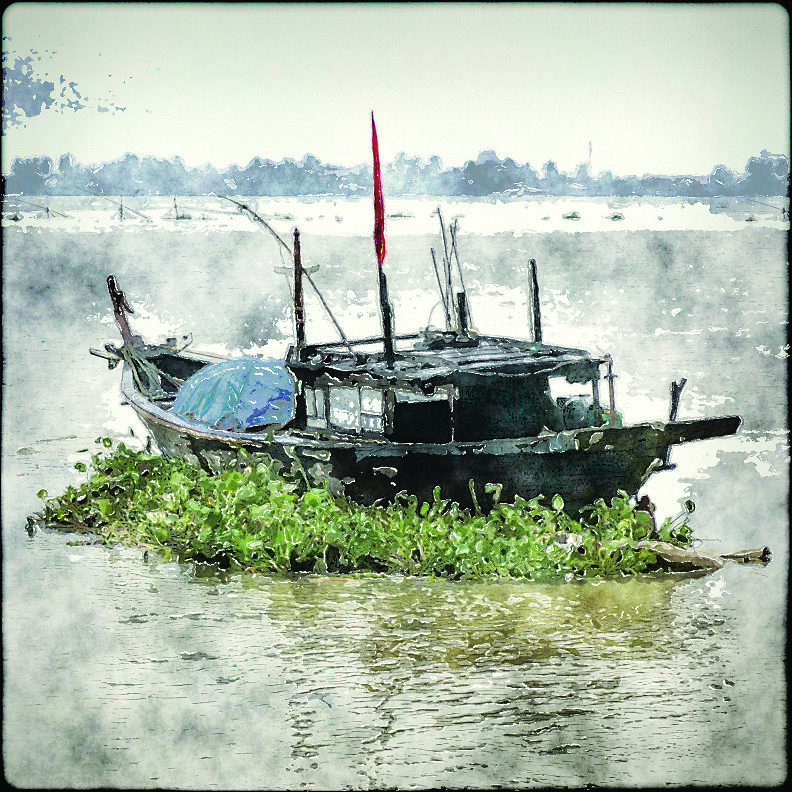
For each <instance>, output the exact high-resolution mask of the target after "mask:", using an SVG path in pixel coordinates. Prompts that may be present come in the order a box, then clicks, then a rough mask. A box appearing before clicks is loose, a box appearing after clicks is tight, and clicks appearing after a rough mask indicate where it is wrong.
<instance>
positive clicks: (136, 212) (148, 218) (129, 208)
mask: <svg viewBox="0 0 792 792" xmlns="http://www.w3.org/2000/svg"><path fill="white" fill-rule="evenodd" d="M77 189H78V190H81V191H82V192H84V193H85V194H86V195H90V196H91V197H92V198H104V200H105V201H110V203H112V204H115V205H116V206H120V207H121V209H124V208H126V210H127V211H128V212H134V214H136V215H140V216H141V217H142V218H143V219H144V220H146V221H148V222H149V223H150V222H151V218H150V217H146V215H144V214H143V212H138V210H137V209H132V208H131V207H129V206H127V207H124V204H123V203H120V202H119V201H114V200H113V199H112V198H108V197H107V196H106V195H97V194H96V193H92V192H90V191H89V190H86V189H85V188H84V187H78V188H77Z"/></svg>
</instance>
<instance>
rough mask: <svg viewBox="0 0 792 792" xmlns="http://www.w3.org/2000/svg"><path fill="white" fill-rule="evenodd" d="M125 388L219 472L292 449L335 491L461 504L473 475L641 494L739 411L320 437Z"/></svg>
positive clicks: (509, 490)
mask: <svg viewBox="0 0 792 792" xmlns="http://www.w3.org/2000/svg"><path fill="white" fill-rule="evenodd" d="M122 390H123V392H124V395H125V396H126V398H127V399H128V400H129V403H130V405H131V406H132V407H133V409H134V410H135V412H136V413H137V415H138V416H139V418H140V419H141V420H142V422H143V423H144V425H145V426H146V428H147V429H148V431H149V432H150V433H151V436H152V438H153V440H154V441H155V442H156V444H157V446H158V447H159V449H160V450H161V451H162V453H163V454H165V455H166V456H177V457H186V458H189V459H191V460H192V461H194V462H196V463H197V464H199V465H201V466H202V467H204V468H205V469H207V470H211V471H212V472H215V471H217V470H219V469H220V468H221V467H223V466H224V465H226V464H228V462H229V461H230V460H231V459H232V458H234V457H235V456H237V455H238V450H239V449H240V448H244V449H245V450H246V451H247V452H248V453H249V454H252V455H255V454H268V455H269V456H272V457H274V458H276V459H279V460H280V461H282V462H284V463H286V464H291V463H292V462H293V461H294V459H295V457H296V458H297V459H298V460H299V462H300V463H301V464H302V466H303V468H304V470H305V471H306V473H307V474H308V476H309V479H310V480H311V481H312V482H313V483H317V484H318V483H321V482H322V481H329V482H330V484H331V487H332V488H334V490H335V491H337V492H339V493H340V492H344V493H345V494H346V495H348V496H349V497H350V498H352V499H353V500H355V501H357V502H359V503H364V504H371V503H373V502H375V501H377V500H379V499H382V500H385V501H387V500H392V499H393V497H394V495H395V494H396V493H397V492H400V491H405V492H408V493H410V494H413V495H415V496H417V497H418V498H419V499H420V500H427V501H431V500H432V497H433V490H434V488H435V486H439V487H440V489H441V494H442V497H444V498H450V499H452V500H454V501H456V502H458V503H459V504H460V505H461V506H463V507H471V506H472V505H473V503H472V498H471V493H470V485H469V481H471V480H472V481H473V482H475V492H476V496H477V499H478V502H479V505H480V506H481V507H482V508H484V509H486V508H487V507H488V506H489V505H490V504H491V503H492V495H489V494H485V493H484V487H485V485H486V484H488V483H493V484H501V485H502V490H501V494H500V499H501V501H504V502H511V501H513V500H514V498H515V496H517V495H520V496H522V497H523V498H526V499H530V498H532V497H534V496H536V495H540V494H543V495H545V496H546V497H547V498H548V499H549V498H551V497H552V496H553V495H555V494H559V495H561V496H562V497H563V498H564V502H565V504H566V506H567V508H568V509H570V510H576V509H578V508H579V507H581V506H584V505H586V504H589V503H592V502H593V501H594V500H596V499H597V498H600V497H602V498H605V499H606V500H608V499H610V498H611V497H613V496H614V495H615V494H616V493H617V491H618V490H624V491H626V492H628V493H629V494H634V493H636V492H637V490H638V489H639V488H640V487H641V485H642V484H643V483H644V481H645V480H646V478H648V476H649V475H651V473H652V472H654V471H656V470H660V469H662V468H663V467H664V466H665V465H664V460H666V459H667V458H668V450H669V448H670V447H671V446H672V445H674V444H677V443H683V442H688V441H691V440H701V439H707V438H712V437H720V436H725V435H731V434H734V433H735V432H736V431H737V428H738V427H739V425H740V418H738V417H737V416H729V417H725V418H712V419H704V420H699V421H679V422H670V423H660V422H657V423H646V424H639V425H636V426H629V427H623V428H599V429H578V430H570V431H565V432H559V433H557V434H546V435H540V436H539V437H525V438H516V439H512V438H510V439H499V440H489V441H481V442H467V443H453V442H452V443H442V444H432V443H393V442H388V441H382V440H365V439H360V440H357V439H349V440H346V439H337V438H334V439H323V438H319V437H314V436H310V435H306V434H301V433H297V432H293V431H289V430H281V431H276V432H274V433H272V434H271V436H270V439H269V440H268V437H267V435H266V434H264V433H236V432H228V431H223V430H216V429H211V428H210V427H207V426H202V425H200V424H198V423H195V422H189V421H186V420H184V419H181V418H179V417H178V416H175V415H173V414H171V413H169V412H168V411H167V410H166V409H163V408H161V407H160V406H158V405H157V404H156V403H154V402H151V401H150V400H148V399H147V398H146V397H144V396H143V395H142V394H140V393H139V391H137V389H136V388H135V387H134V383H133V380H132V377H131V374H130V372H129V369H128V368H127V367H125V371H124V375H123V378H122Z"/></svg>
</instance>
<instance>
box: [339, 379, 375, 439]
mask: <svg viewBox="0 0 792 792" xmlns="http://www.w3.org/2000/svg"><path fill="white" fill-rule="evenodd" d="M382 406H383V398H382V391H381V390H378V389H377V388H370V387H359V388H357V387H349V386H339V387H334V388H330V423H331V425H332V426H333V428H334V429H337V430H338V431H341V432H354V433H356V434H359V433H363V434H379V435H381V434H382V431H383V429H382V427H383V421H382Z"/></svg>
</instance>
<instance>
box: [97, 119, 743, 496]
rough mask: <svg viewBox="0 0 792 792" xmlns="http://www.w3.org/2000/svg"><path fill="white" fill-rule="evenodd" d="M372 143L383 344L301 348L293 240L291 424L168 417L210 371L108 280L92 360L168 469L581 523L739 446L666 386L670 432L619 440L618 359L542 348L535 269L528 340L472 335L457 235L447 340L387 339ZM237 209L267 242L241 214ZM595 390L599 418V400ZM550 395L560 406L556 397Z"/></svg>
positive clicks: (428, 333)
mask: <svg viewBox="0 0 792 792" xmlns="http://www.w3.org/2000/svg"><path fill="white" fill-rule="evenodd" d="M372 130H373V148H374V155H375V168H374V180H375V234H374V238H375V248H376V250H377V258H378V264H379V286H380V308H381V311H382V320H383V335H382V336H381V337H377V338H366V339H359V340H353V341H350V340H349V339H347V338H346V337H345V336H344V334H343V332H341V331H340V328H338V329H339V332H340V335H341V340H340V341H333V342H328V343H320V344H309V343H307V342H306V340H305V317H304V311H303V299H302V283H303V278H304V277H306V278H308V279H309V282H310V283H311V284H312V285H313V281H312V280H311V279H310V273H309V272H307V271H306V270H304V269H303V267H302V265H301V261H300V243H299V232H298V231H296V230H295V231H294V247H293V249H289V250H290V253H291V254H292V257H293V261H294V272H293V274H294V301H295V304H294V314H295V329H296V341H295V343H294V344H293V345H292V346H291V347H290V349H289V351H288V353H287V355H286V357H285V361H284V364H285V367H286V370H287V371H288V372H289V374H290V376H291V378H292V381H293V399H292V407H293V409H292V411H291V413H290V415H289V416H288V418H287V419H286V420H279V421H274V422H273V421H266V420H265V421H262V422H259V423H254V424H253V425H238V426H234V427H228V426H226V428H220V424H218V423H215V424H214V425H212V424H210V423H208V422H207V421H205V420H199V419H197V418H195V417H194V416H193V415H192V414H190V413H185V412H184V411H181V412H179V411H175V410H174V409H173V405H174V401H175V400H176V398H177V397H178V396H179V393H180V392H181V391H182V389H183V388H185V387H186V386H185V385H184V383H186V382H193V381H194V377H195V376H196V375H197V374H199V373H200V372H211V371H212V369H209V368H206V367H207V366H211V365H212V364H213V363H216V361H217V358H216V357H208V356H206V355H201V354H198V353H192V352H190V351H188V349H187V347H186V346H183V345H179V344H177V342H176V339H168V341H167V342H166V343H165V344H160V345H151V344H146V343H144V342H143V340H142V339H141V338H140V337H139V336H135V335H133V333H132V331H131V329H130V327H129V323H128V320H127V316H126V314H127V312H128V311H131V308H130V306H129V304H128V302H127V300H126V298H125V297H124V295H123V293H122V292H121V291H120V289H119V288H118V286H117V284H116V282H115V279H114V277H113V276H112V275H111V276H110V277H109V278H108V288H109V291H110V295H111V299H112V302H113V306H114V312H115V317H116V321H117V323H118V325H119V327H120V329H121V335H122V339H123V345H122V346H121V347H114V346H112V345H107V346H106V347H105V352H104V353H102V352H98V351H96V350H91V351H92V352H93V353H94V354H97V355H100V356H102V357H106V358H108V360H109V361H110V365H111V366H113V365H115V364H116V363H118V362H119V361H123V363H124V366H123V373H122V378H121V389H122V392H123V395H124V398H125V399H126V401H127V402H128V404H129V405H130V406H131V407H132V409H133V410H134V411H135V412H136V414H137V415H138V417H139V418H140V420H141V421H142V422H143V424H144V425H145V427H146V429H147V431H148V432H149V433H150V435H151V437H152V438H153V440H154V442H155V443H156V445H157V446H158V447H159V449H160V450H161V452H162V453H163V454H165V455H169V456H184V457H187V458H189V459H191V460H193V461H194V462H195V463H197V464H199V465H201V466H202V467H204V468H205V469H207V470H208V471H211V472H216V471H217V470H218V469H220V468H222V467H223V466H225V465H227V464H228V463H229V462H230V461H231V460H232V459H234V458H235V457H237V456H238V455H239V450H240V449H244V450H245V451H246V452H248V454H250V455H252V457H253V459H255V456H256V455H257V454H267V455H269V456H271V457H274V458H276V459H279V460H281V461H282V462H284V463H286V464H295V463H297V464H299V465H300V466H301V467H302V469H303V470H304V472H305V474H306V476H307V477H308V479H309V480H310V482H311V483H312V484H317V485H319V484H321V483H322V482H327V483H328V484H329V486H330V487H331V489H332V490H333V491H334V492H335V493H337V494H341V493H344V494H346V495H347V496H348V497H350V498H351V499H353V500H355V501H357V502H360V503H366V504H370V503H374V502H376V501H378V500H380V499H382V500H386V501H387V500H391V499H393V497H394V496H395V495H396V494H397V493H398V492H402V491H404V492H407V493H411V494H414V495H415V496H417V497H418V498H419V499H421V500H425V501H431V500H432V498H433V493H434V490H435V487H439V488H440V493H441V496H442V497H444V498H450V499H452V500H455V501H457V502H458V503H459V504H460V505H462V506H465V507H470V506H472V505H474V504H475V505H478V506H479V507H480V508H482V509H486V508H488V506H489V505H491V503H492V502H493V498H499V499H500V501H502V502H506V501H512V500H513V499H514V498H515V497H516V496H518V495H519V496H521V497H523V498H526V499H530V498H532V497H534V496H536V495H540V494H542V495H545V496H546V497H547V498H548V499H550V498H552V497H553V496H554V495H556V494H558V495H561V496H562V497H563V499H564V502H565V504H566V507H567V509H569V510H572V511H574V510H576V509H577V508H579V507H581V506H584V505H586V504H589V503H592V502H593V501H594V500H596V499H597V498H599V497H603V498H605V499H609V498H611V497H613V496H614V495H615V494H616V493H617V491H619V490H624V491H626V492H628V493H630V494H635V493H637V491H638V490H639V489H640V487H641V486H642V485H643V484H644V482H645V481H646V480H647V479H648V477H649V476H650V475H652V474H653V473H655V472H658V471H660V470H664V469H669V468H670V467H672V465H670V463H669V452H670V449H671V448H672V447H673V446H674V445H677V444H680V443H686V442H690V441H694V440H705V439H708V438H716V437H721V436H725V435H731V434H734V433H735V432H736V431H737V429H738V427H739V425H740V423H741V419H740V418H739V417H738V416H726V417H717V418H707V419H699V420H690V421H679V420H676V414H677V407H678V403H679V396H680V393H681V390H682V387H683V385H684V382H685V381H684V380H682V381H681V382H679V383H672V386H671V409H670V417H669V420H667V421H654V422H648V423H640V424H635V425H623V423H622V420H621V416H620V415H619V414H618V413H617V411H616V406H615V399H614V388H613V380H614V376H615V375H614V374H613V364H612V359H611V357H610V356H609V355H606V356H604V357H594V356H592V355H590V354H589V353H588V352H586V351H585V350H583V349H573V348H567V347H560V346H556V345H552V344H546V343H544V342H543V341H542V332H541V317H540V310H539V296H538V287H537V272H536V264H535V262H534V261H531V268H532V285H533V288H532V303H533V306H532V307H533V321H532V325H533V327H532V334H531V335H532V338H531V339H530V340H524V339H517V338H506V337H496V336H487V335H481V334H479V333H477V332H475V331H473V330H472V329H471V328H470V327H469V322H468V302H467V294H466V292H465V290H464V288H463V289H462V290H461V291H459V292H457V293H456V295H455V298H456V299H455V300H453V301H452V300H451V289H449V288H447V287H450V286H451V280H452V279H451V260H452V258H453V254H454V252H455V245H456V238H455V227H451V228H450V229H449V230H450V231H451V239H452V245H451V248H450V252H449V251H448V250H446V251H445V255H444V257H443V276H442V277H441V275H440V270H439V269H436V274H437V275H438V285H439V286H440V287H441V297H442V299H443V305H444V308H445V311H446V328H445V329H441V330H433V329H426V330H424V331H423V332H417V333H414V334H408V335H398V336H396V335H394V333H393V329H392V328H393V321H392V310H391V306H390V302H389V300H388V295H387V283H386V280H385V274H384V272H383V267H382V261H383V259H384V255H385V245H384V232H383V229H384V214H383V210H382V198H381V185H380V183H379V167H378V165H379V163H378V156H377V147H376V131H375V130H374V128H373V118H372ZM230 200H233V199H230ZM234 203H237V205H238V206H240V207H241V208H242V209H244V210H245V211H247V212H248V213H249V214H250V215H251V216H252V217H254V219H257V220H259V221H260V222H262V223H263V224H264V225H265V226H266V227H267V228H268V230H270V231H272V229H271V227H270V226H269V225H268V224H267V223H266V221H265V220H264V219H263V218H260V217H259V216H258V215H257V214H256V212H255V211H254V210H253V209H251V208H250V207H249V206H247V205H245V204H243V203H240V202H238V201H234ZM441 227H442V218H441ZM444 231H445V229H444ZM273 233H274V231H273ZM278 239H279V241H280V242H281V244H284V246H285V247H287V248H288V245H285V243H284V242H283V241H282V240H280V238H278ZM457 262H458V258H457ZM460 277H461V269H460ZM331 316H332V314H331ZM603 379H604V381H605V382H607V384H608V401H607V404H603V402H602V401H601V398H600V383H601V381H602V380H603ZM558 386H561V389H562V391H563V389H566V391H567V392H566V395H557V394H558V390H557V388H558ZM570 390H571V391H573V392H572V393H570ZM488 485H489V486H488Z"/></svg>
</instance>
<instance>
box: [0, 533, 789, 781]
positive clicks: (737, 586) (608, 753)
mask: <svg viewBox="0 0 792 792" xmlns="http://www.w3.org/2000/svg"><path fill="white" fill-rule="evenodd" d="M20 533H21V532H20ZM18 542H19V537H17V538H16V540H15V544H16V543H18ZM67 542H68V537H65V536H63V535H59V534H48V533H39V534H36V535H35V536H34V537H33V539H30V540H28V539H27V538H26V537H25V543H24V544H26V550H25V553H24V554H22V555H19V550H20V548H17V550H16V554H17V557H19V558H22V559H23V563H22V564H21V566H19V567H18V568H16V569H8V570H7V578H6V584H7V586H10V587H11V588H12V589H13V591H14V592H15V594H14V596H13V598H12V601H13V610H12V612H9V611H8V609H7V608H6V609H5V610H4V627H5V630H4V639H5V644H4V645H5V650H6V652H7V653H10V654H11V655H12V656H13V655H18V653H21V652H23V647H24V656H25V657H26V663H25V664H24V665H23V664H20V663H13V664H11V665H9V666H8V667H7V672H8V673H7V677H6V688H5V690H6V708H5V719H4V727H5V735H4V737H5V747H6V753H5V755H6V757H8V759H7V772H10V773H11V779H12V780H13V779H15V778H16V779H20V780H21V779H25V781H26V782H27V783H28V784H30V785H34V786H35V785H36V784H45V785H51V784H53V783H54V784H55V785H59V784H67V783H70V784H77V785H113V784H114V783H118V784H120V785H122V786H126V785H131V786H141V785H142V786H147V785H153V786H166V787H167V786H172V785H185V784H186V785H187V786H193V787H196V786H197V787H205V788H217V787H220V788H255V787H258V788H262V787H264V788H280V789H293V788H297V787H300V786H305V787H307V788H315V789H334V788H340V787H346V788H349V787H352V788H381V787H383V786H388V785H397V786H401V787H403V788H407V787H410V786H417V787H434V786H439V785H446V786H452V787H453V786H457V785H459V786H474V787H487V786H491V785H497V784H500V785H506V786H509V785H520V786H531V785H539V786H544V785H552V786H555V785H558V784H559V783H560V784H571V785H578V784H584V783H587V782H594V783H601V784H608V783H615V784H632V783H637V784H647V783H648V784H651V783H654V782H662V783H674V784H679V783H685V784H686V783H714V782H726V783H728V782H730V781H734V780H735V779H738V780H744V779H746V778H758V779H769V780H770V781H773V780H774V779H778V778H780V777H781V775H782V774H783V768H784V766H785V765H784V762H785V758H784V754H783V743H782V740H781V739H780V736H781V734H782V733H783V730H782V728H781V727H782V724H781V722H780V715H781V713H779V712H778V711H777V710H774V709H773V705H774V704H777V701H778V700H780V698H781V697H782V696H783V676H782V673H781V668H780V658H781V657H782V656H783V648H782V646H783V644H782V643H780V642H778V641H777V640H770V641H768V638H767V637H766V636H765V637H764V638H761V639H760V640H759V641H758V643H757V644H754V645H746V643H745V642H746V641H747V640H748V639H749V638H750V639H752V640H755V641H756V639H757V638H758V636H757V634H756V633H755V632H754V631H755V630H761V631H763V632H765V633H766V634H769V635H772V634H775V635H779V634H780V633H781V624H780V623H779V622H778V621H777V619H778V618H779V613H782V610H783V609H782V608H781V607H780V605H781V603H780V601H779V598H778V597H777V596H775V595H771V596H769V597H767V596H766V597H765V606H766V610H765V612H764V615H762V616H760V617H759V618H758V619H757V618H756V615H755V614H754V615H753V616H752V617H751V616H750V614H748V613H747V612H746V610H745V606H746V601H747V598H750V596H751V592H752V591H758V590H761V591H763V592H765V593H766V592H767V591H768V588H769V589H770V590H771V591H772V590H773V578H772V577H770V576H771V575H772V569H773V565H772V564H771V565H770V566H768V567H766V568H748V567H738V566H737V565H728V566H727V567H724V569H722V570H719V571H718V572H716V573H714V574H713V575H708V576H705V577H698V578H693V577H684V576H671V575H663V576H657V577H641V578H624V579H618V580H609V581H578V582H568V583H567V582H559V583H555V584H530V583H522V582H517V581H502V582H497V581H490V582H464V581H456V582H450V581H444V580H426V579H411V578H397V577H386V576H370V577H343V576H325V577H321V576H313V575H308V576H301V577H290V578H273V577H267V576H260V577H259V576H230V577H227V578H219V577H216V576H213V575H212V574H207V572H206V570H203V573H202V574H199V575H196V574H194V572H195V570H194V569H192V568H190V567H189V566H186V565H185V566H179V565H178V564H175V563H165V562H163V561H161V560H159V559H157V558H156V557H154V558H151V557H149V559H148V560H147V561H144V560H143V558H142V553H141V551H140V550H135V549H128V550H120V549H117V550H107V549H105V548H101V547H96V546H69V545H68V544H67ZM43 559H47V560H48V563H47V566H46V567H42V566H41V561H42V560H43ZM32 570H35V571H36V576H34V577H30V576H29V575H30V572H31V571H32ZM775 578H776V580H775V582H777V578H778V576H777V575H776V576H775ZM773 658H775V659H773ZM762 706H767V707H768V711H767V712H766V713H765V714H764V715H765V719H764V720H763V721H762V722H761V723H760V722H758V721H757V719H756V718H755V717H754V715H751V716H750V717H749V714H750V713H755V712H756V711H757V708H758V709H759V710H761V707H762ZM31 723H34V724H36V728H35V729H34V730H31V729H29V728H27V727H26V724H31ZM738 743H739V745H740V746H741V751H740V754H739V756H737V755H735V754H734V752H733V747H734V745H735V744H738ZM659 757H661V758H662V762H661V763H660V765H657V764H656V762H657V759H658V758H659Z"/></svg>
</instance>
